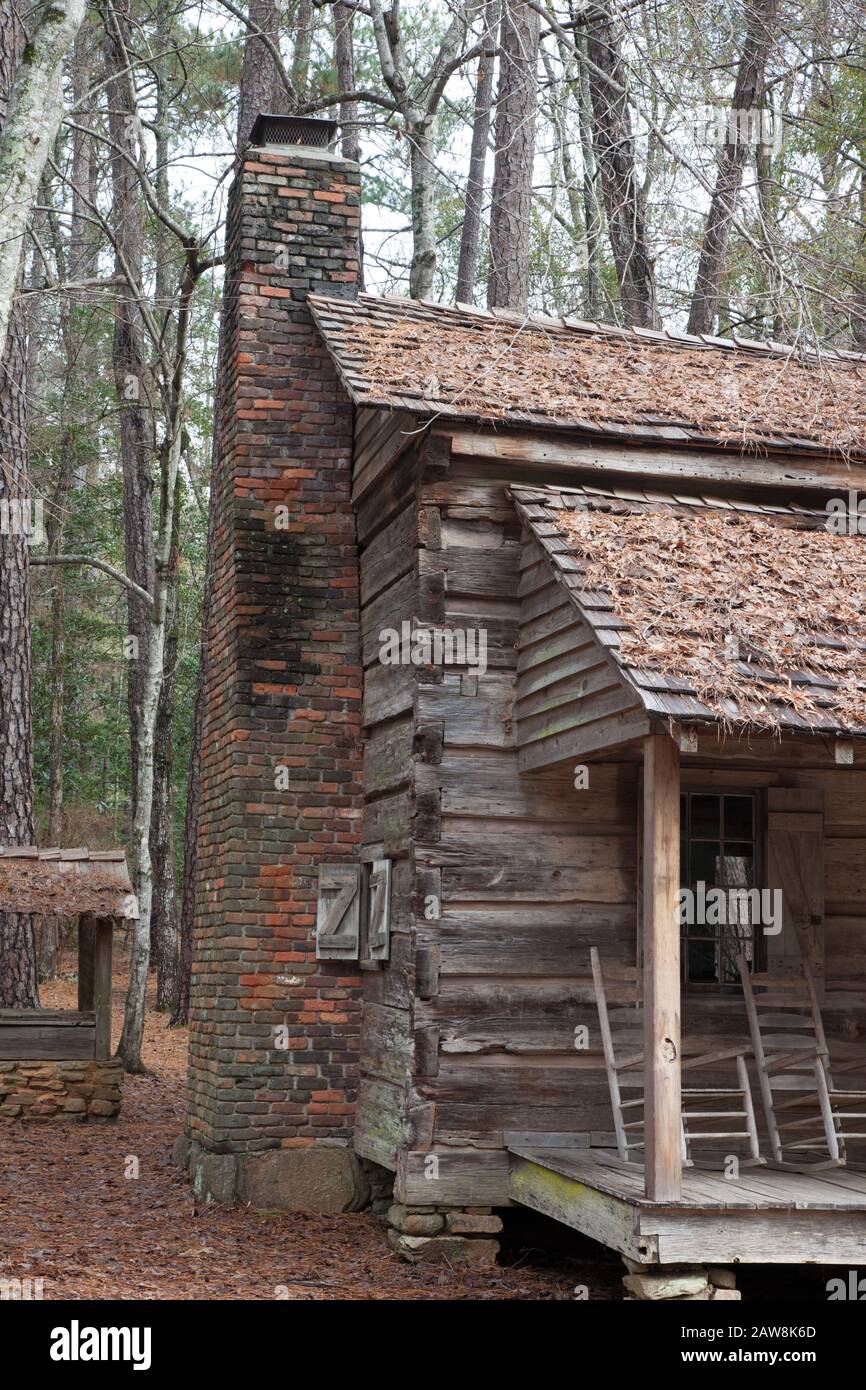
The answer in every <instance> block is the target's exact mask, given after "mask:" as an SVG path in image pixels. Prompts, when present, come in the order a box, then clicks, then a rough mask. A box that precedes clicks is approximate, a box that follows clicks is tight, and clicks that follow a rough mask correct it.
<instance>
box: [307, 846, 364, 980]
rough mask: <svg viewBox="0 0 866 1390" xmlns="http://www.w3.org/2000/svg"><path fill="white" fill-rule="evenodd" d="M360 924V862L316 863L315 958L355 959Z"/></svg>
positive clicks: (356, 956) (356, 957)
mask: <svg viewBox="0 0 866 1390" xmlns="http://www.w3.org/2000/svg"><path fill="white" fill-rule="evenodd" d="M360 924H361V869H360V865H358V864H320V865H319V904H318V910H317V912H316V959H317V960H357V959H358V946H359V940H360Z"/></svg>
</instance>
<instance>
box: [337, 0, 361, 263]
mask: <svg viewBox="0 0 866 1390" xmlns="http://www.w3.org/2000/svg"><path fill="white" fill-rule="evenodd" d="M354 24H355V11H354V10H353V9H351V8H350V7H349V6H348V5H334V66H335V67H336V69H337V87H338V89H339V90H340V91H341V92H353V91H354V90H355V42H354ZM339 121H340V152H341V154H342V156H343V158H344V159H353V160H354V161H355V162H356V164H360V162H361V131H360V127H359V125H358V103H357V102H356V101H341V102H340V110H339ZM363 288H364V241H363V238H362V236H361V234H360V231H359V233H358V289H359V290H363Z"/></svg>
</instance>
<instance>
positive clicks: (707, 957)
mask: <svg viewBox="0 0 866 1390" xmlns="http://www.w3.org/2000/svg"><path fill="white" fill-rule="evenodd" d="M688 955H689V979H690V980H695V981H697V982H698V983H704V984H709V983H711V982H712V981H715V980H716V978H717V976H716V945H715V942H714V941H690V942H689V943H688Z"/></svg>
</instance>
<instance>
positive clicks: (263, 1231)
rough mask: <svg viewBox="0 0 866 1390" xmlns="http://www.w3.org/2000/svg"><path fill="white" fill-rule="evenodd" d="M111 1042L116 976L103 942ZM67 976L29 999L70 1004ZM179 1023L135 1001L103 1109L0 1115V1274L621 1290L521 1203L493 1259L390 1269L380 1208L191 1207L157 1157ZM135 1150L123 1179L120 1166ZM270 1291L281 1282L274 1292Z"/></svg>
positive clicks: (173, 1109) (232, 1287)
mask: <svg viewBox="0 0 866 1390" xmlns="http://www.w3.org/2000/svg"><path fill="white" fill-rule="evenodd" d="M118 954H119V956H120V959H119V960H118V971H117V974H116V976H115V982H114V986H115V987H114V1038H115V1042H116V1039H117V1036H118V1034H119V1030H120V1023H121V1018H122V1007H123V993H124V986H125V974H124V969H123V967H124V964H125V962H124V961H123V956H122V953H118ZM75 990H76V986H75V983H74V976H73V975H72V974H71V973H70V974H67V975H65V976H64V977H63V978H62V979H61V980H59V981H56V982H54V983H52V984H50V985H46V986H43V988H42V1003H43V1004H44V1005H48V1006H51V1007H55V1008H57V1007H60V1008H73V1009H74V1008H75V1007H76V1002H75ZM186 1043H187V1039H186V1031H185V1030H184V1029H179V1028H169V1027H168V1024H167V1018H166V1016H165V1015H164V1014H158V1013H156V1012H155V1011H154V1010H153V1009H152V1008H149V1010H148V1016H147V1027H146V1030H145V1046H144V1062H145V1065H146V1066H147V1068H148V1069H149V1071H148V1074H146V1075H141V1076H127V1077H126V1079H125V1083H124V1099H123V1109H122V1111H121V1114H120V1116H119V1118H118V1119H117V1120H115V1121H110V1122H106V1123H90V1124H76V1123H73V1122H70V1121H68V1120H63V1121H56V1120H55V1121H42V1122H38V1123H37V1122H30V1123H29V1124H27V1123H21V1122H20V1121H12V1122H9V1121H2V1122H0V1125H2V1128H0V1230H2V1243H0V1279H3V1278H6V1279H14V1278H17V1279H26V1278H29V1279H38V1278H42V1279H43V1280H44V1293H43V1296H44V1297H45V1298H46V1299H89V1298H94V1299H103V1298H118V1299H272V1298H276V1297H278V1296H280V1297H283V1298H284V1297H286V1292H285V1290H287V1292H288V1297H289V1298H291V1299H308V1300H309V1299H315V1300H326V1299H484V1300H491V1299H544V1300H560V1299H571V1298H573V1297H574V1296H575V1295H574V1290H575V1287H576V1286H579V1285H583V1286H586V1288H587V1290H588V1293H589V1297H590V1298H602V1299H617V1298H621V1297H622V1285H621V1283H620V1279H621V1275H622V1268H621V1265H620V1263H619V1261H618V1260H617V1259H616V1258H615V1257H613V1256H609V1257H608V1256H607V1252H604V1251H601V1250H600V1248H599V1247H597V1246H592V1245H590V1244H589V1243H588V1242H583V1241H581V1240H580V1238H579V1237H577V1236H572V1234H571V1233H570V1232H567V1231H565V1230H564V1229H563V1228H562V1227H557V1226H555V1225H554V1223H552V1222H546V1221H544V1220H543V1218H537V1219H535V1218H533V1217H532V1214H531V1213H525V1214H524V1213H521V1212H515V1213H506V1217H507V1218H512V1219H509V1220H508V1224H507V1226H506V1234H505V1239H504V1242H503V1253H502V1255H501V1257H500V1264H499V1265H497V1266H496V1267H494V1268H491V1269H467V1268H463V1267H461V1266H459V1265H453V1266H449V1267H441V1266H436V1267H434V1266H432V1265H418V1266H410V1265H407V1264H404V1263H403V1262H402V1261H401V1260H399V1259H398V1258H397V1256H396V1255H394V1254H393V1253H392V1251H391V1250H390V1249H389V1247H388V1245H387V1242H386V1239H385V1231H384V1226H383V1224H382V1221H381V1219H380V1218H377V1217H375V1216H373V1215H371V1214H369V1213H359V1214H347V1215H342V1216H301V1215H297V1214H291V1215H281V1216H269V1215H263V1214H261V1213H258V1212H254V1211H252V1210H250V1209H248V1208H243V1207H241V1208H238V1207H234V1208H227V1207H219V1206H209V1207H205V1208H203V1209H201V1210H198V1211H196V1209H195V1206H194V1204H193V1199H192V1192H191V1188H190V1186H189V1184H188V1182H187V1181H186V1179H185V1177H184V1176H183V1175H182V1174H181V1173H180V1172H179V1171H178V1169H177V1168H176V1167H175V1166H174V1164H173V1163H172V1160H171V1147H172V1144H173V1142H174V1140H175V1139H176V1138H177V1136H178V1135H179V1134H180V1133H181V1131H182V1128H183V1113H184V1102H185V1080H186ZM130 1156H134V1157H135V1158H137V1160H138V1177H137V1178H131V1177H126V1176H125V1173H126V1172H127V1171H128V1170H129V1169H130V1168H131V1167H132V1166H133V1165H131V1164H129V1163H128V1159H129V1157H130ZM278 1286H285V1289H281V1290H279V1292H278Z"/></svg>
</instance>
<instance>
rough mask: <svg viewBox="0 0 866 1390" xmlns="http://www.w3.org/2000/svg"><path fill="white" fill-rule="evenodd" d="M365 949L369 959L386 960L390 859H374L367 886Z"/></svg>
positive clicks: (389, 913) (389, 916)
mask: <svg viewBox="0 0 866 1390" xmlns="http://www.w3.org/2000/svg"><path fill="white" fill-rule="evenodd" d="M367 893H368V898H367V950H368V954H369V958H370V960H387V959H388V955H389V949H390V928H391V861H390V859H374V860H373V863H372V865H371V867H370V878H369V881H368V887H367Z"/></svg>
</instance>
